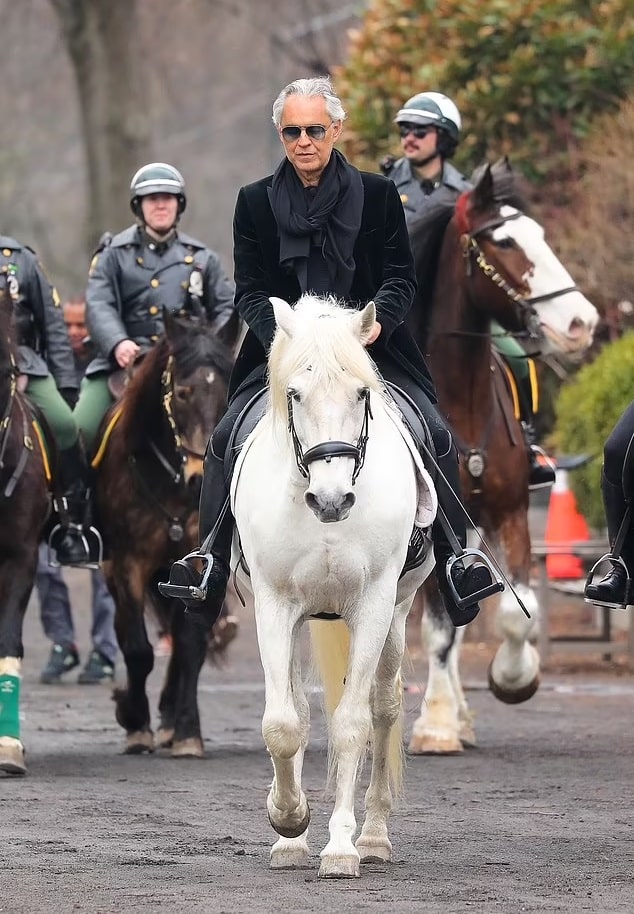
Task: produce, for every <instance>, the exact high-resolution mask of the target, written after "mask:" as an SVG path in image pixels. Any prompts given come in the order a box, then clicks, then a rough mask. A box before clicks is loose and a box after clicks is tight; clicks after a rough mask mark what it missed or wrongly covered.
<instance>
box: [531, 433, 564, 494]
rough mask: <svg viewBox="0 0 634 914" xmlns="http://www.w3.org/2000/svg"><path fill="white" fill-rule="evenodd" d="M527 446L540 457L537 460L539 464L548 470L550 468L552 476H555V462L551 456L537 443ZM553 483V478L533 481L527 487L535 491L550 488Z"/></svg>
mask: <svg viewBox="0 0 634 914" xmlns="http://www.w3.org/2000/svg"><path fill="white" fill-rule="evenodd" d="M529 448H530V450H531V451H532V452H533V454H536V455H537V456H538V457H540V458H541V460H540V461H538V463H539V465H540V466H544V467H547V468H548V469H549V470H552V473H553V476H555V477H556V476H557V465H556V464H555V462H554V460H553V459H552V457H549V456H548V454H547V453H546V451H545V450H544V449H543V448H542V447H540V446H539V445H538V444H530V445H529ZM553 484H554V480H553V481H552V482H538V483H533V484H532V485H529V487H528V488H529V489H530V491H531V492H537V491H538V490H539V489H550V488H552V486H553Z"/></svg>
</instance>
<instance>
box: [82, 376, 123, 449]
mask: <svg viewBox="0 0 634 914" xmlns="http://www.w3.org/2000/svg"><path fill="white" fill-rule="evenodd" d="M113 403H114V397H113V396H112V394H111V393H110V389H109V387H108V375H107V374H99V375H94V376H93V377H90V378H84V380H83V381H82V382H81V391H80V394H79V400H78V401H77V406H76V407H75V409H74V412H73V415H74V416H75V422H76V423H77V428H78V429H79V431H80V433H81V437H82V441H83V443H84V446H85V448H86V452H87V453H88V454H90V453H91V452H92V450H93V448H94V445H95V442H96V439H97V433H98V431H99V426H100V425H101V421H102V419H103V417H104V416H105V414H106V413H107V411H108V410H109V409H110V407H111V406H112V404H113Z"/></svg>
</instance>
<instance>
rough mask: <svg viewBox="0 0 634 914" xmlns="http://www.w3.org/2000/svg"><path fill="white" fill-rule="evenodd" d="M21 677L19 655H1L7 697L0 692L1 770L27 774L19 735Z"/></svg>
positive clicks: (0, 684) (1, 679)
mask: <svg viewBox="0 0 634 914" xmlns="http://www.w3.org/2000/svg"><path fill="white" fill-rule="evenodd" d="M21 679H22V661H21V660H20V659H19V658H18V657H0V690H2V689H5V690H6V697H5V696H3V694H2V693H1V692H0V771H4V772H6V773H7V774H26V764H25V762H24V746H23V745H22V742H21V741H20V738H19V735H17V734H18V733H19V721H20V718H19V713H20V706H19V694H20V693H19V686H20V680H21ZM3 708H4V709H5V711H4V713H3ZM10 733H15V734H16V735H9V734H10Z"/></svg>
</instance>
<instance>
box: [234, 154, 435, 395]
mask: <svg viewBox="0 0 634 914" xmlns="http://www.w3.org/2000/svg"><path fill="white" fill-rule="evenodd" d="M361 177H362V180H363V192H364V201H363V214H362V218H361V228H360V230H359V236H358V238H357V241H356V243H355V246H354V255H353V256H354V261H355V264H356V269H355V275H354V279H353V282H352V288H351V290H350V295H349V304H350V305H351V306H352V307H358V306H363V305H366V304H367V303H368V302H369V301H374V303H375V305H376V311H377V320H378V321H379V323H380V324H381V326H382V331H381V335H380V336H379V338H378V340H377V341H376V342H375V343H373V344H372V345H371V346H370V348H369V351H370V353H371V355H372V357H373V359H374V360H375V362H376V363H377V365H378V367H379V370H380V369H381V363H382V361H387V360H388V359H390V358H391V359H393V360H394V361H396V362H397V363H398V364H399V365H400V366H402V367H403V368H405V369H406V371H407V373H408V374H409V375H410V376H411V377H412V378H413V379H414V380H415V382H416V383H417V384H418V385H420V386H421V387H423V389H424V390H425V392H426V394H427V395H428V397H429V398H430V399H431V401H432V402H433V403H435V402H436V393H435V389H434V385H433V381H432V379H431V376H430V374H429V371H428V369H427V365H426V363H425V360H424V358H423V356H422V354H421V352H420V350H419V349H418V347H417V346H416V343H415V342H414V340H413V338H412V336H411V335H410V332H409V330H408V329H407V327H406V326H405V323H404V320H405V316H406V314H407V312H408V311H409V309H410V308H411V306H412V301H413V299H414V294H415V291H416V278H415V274H414V262H413V259H412V252H411V248H410V243H409V236H408V234H407V228H406V226H405V217H404V215H403V207H402V205H401V201H400V199H399V195H398V192H397V190H396V187H395V186H394V184H393V183H392V181H390V180H389V179H388V178H385V177H383V176H382V175H375V174H370V173H367V172H361ZM272 180H273V176H272V175H269V177H267V178H263V179H262V180H260V181H256V182H255V183H254V184H248V185H246V187H243V188H241V190H240V192H239V194H238V199H237V202H236V209H235V214H234V219H233V244H234V263H235V280H236V299H235V303H236V307H237V308H238V311H239V312H240V315H241V317H242V318H244V320H245V322H246V324H247V326H248V327H249V330H248V332H247V334H246V337H245V339H244V342H243V344H242V347H241V349H240V352H239V354H238V358H237V360H236V364H235V367H234V370H233V374H232V377H231V382H230V385H229V396H230V397H231V396H233V394H235V392H236V391H237V389H238V388H239V387H240V385H241V384H243V383H244V381H245V380H246V379H247V378H249V379H255V378H256V377H258V370H259V372H260V376H263V374H264V370H265V368H266V357H267V353H268V350H269V347H270V345H271V342H272V340H273V336H274V333H275V318H274V315H273V306H272V305H271V303H270V301H269V296H277V297H278V298H283V299H285V300H286V301H288V302H290V303H294V302H296V301H297V299H298V298H299V297H300V295H301V289H300V286H299V282H298V280H297V276H296V275H295V273H294V272H293V271H292V270H291V271H287V270H286V269H283V268H282V267H281V266H280V263H279V248H280V238H279V233H278V230H277V223H276V221H275V217H274V215H273V211H272V209H271V204H270V202H269V191H270V188H271V184H272Z"/></svg>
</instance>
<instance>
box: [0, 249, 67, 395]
mask: <svg viewBox="0 0 634 914" xmlns="http://www.w3.org/2000/svg"><path fill="white" fill-rule="evenodd" d="M0 288H1V290H2V294H4V290H5V289H7V290H8V292H9V295H10V296H11V299H12V301H13V309H14V320H15V325H16V328H17V343H18V368H19V370H20V372H21V373H22V374H25V375H30V376H31V377H34V378H45V377H47V376H48V375H49V374H51V375H52V376H53V378H54V379H55V382H56V384H57V386H58V388H59V389H60V390H62V389H63V390H77V388H78V386H79V385H78V382H77V378H76V375H75V369H74V367H73V350H72V348H71V345H70V340H69V339H68V333H67V332H66V324H65V323H64V315H63V313H62V309H61V307H60V300H59V296H58V294H57V292H56V291H55V288H54V286H52V285H51V283H50V282H49V281H48V279H47V277H46V274H45V273H44V270H43V269H42V266H41V264H40V263H39V261H38V259H37V257H36V255H35V253H34V252H33V251H32V250H31V248H28V247H26V246H25V245H23V244H20V242H19V241H16V240H15V238H9V237H7V236H4V235H0Z"/></svg>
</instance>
